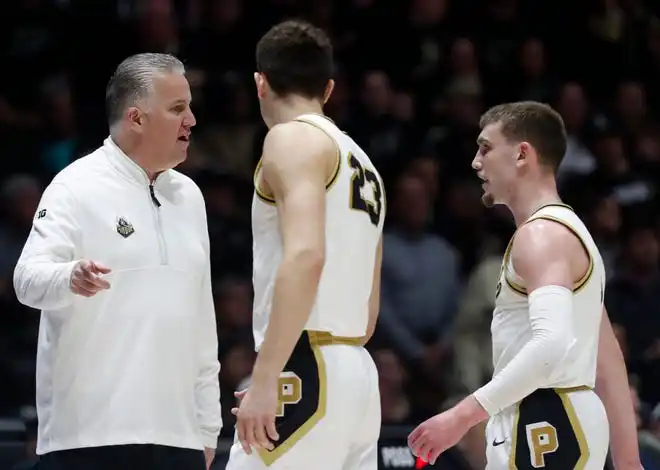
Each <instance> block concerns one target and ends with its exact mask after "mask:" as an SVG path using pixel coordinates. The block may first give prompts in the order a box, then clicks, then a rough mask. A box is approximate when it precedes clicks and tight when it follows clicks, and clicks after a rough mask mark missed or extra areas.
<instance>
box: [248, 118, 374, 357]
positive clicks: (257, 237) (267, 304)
mask: <svg viewBox="0 0 660 470" xmlns="http://www.w3.org/2000/svg"><path fill="white" fill-rule="evenodd" d="M296 120H297V121H301V122H305V123H307V124H309V125H310V126H314V127H316V128H318V129H320V130H321V131H323V132H324V133H325V134H326V135H328V136H329V137H330V138H331V139H332V140H333V141H334V142H335V144H336V148H337V164H336V166H335V170H334V172H333V174H332V175H331V177H330V178H329V180H328V182H327V184H326V216H325V244H326V255H325V265H324V268H323V273H322V275H321V280H320V283H319V289H318V293H317V297H316V302H315V304H314V307H313V309H312V312H311V314H310V318H309V320H308V322H307V325H306V326H305V329H308V330H317V331H327V332H330V333H332V334H334V335H336V336H350V337H359V336H363V335H364V334H365V333H366V328H367V323H368V318H369V308H368V304H369V296H370V294H371V288H372V284H373V272H374V263H375V256H376V249H377V247H378V242H379V239H380V236H381V233H382V230H383V222H384V220H385V210H386V202H385V188H384V185H383V180H382V178H381V176H380V174H379V173H378V171H377V170H376V168H375V167H374V165H373V164H372V162H371V160H370V159H369V157H368V156H367V154H366V153H365V152H364V151H363V150H362V149H361V148H360V147H359V146H358V145H357V144H356V143H355V142H354V141H353V139H351V138H350V137H349V136H348V135H346V134H345V133H344V132H342V131H341V130H340V129H339V128H338V127H337V126H336V125H335V124H334V122H332V121H331V120H330V119H328V118H326V117H324V116H321V115H316V114H305V115H302V116H299V117H298V118H296ZM260 166H261V165H260V163H259V164H258V165H257V168H256V170H255V177H254V183H255V194H254V198H253V203H252V234H253V282H254V295H255V298H254V313H253V328H254V339H255V345H256V347H257V349H258V348H259V346H260V345H261V342H262V341H263V336H264V334H265V331H266V327H267V326H268V319H269V316H270V311H271V305H272V296H273V290H274V284H275V276H276V273H277V269H278V267H279V264H280V262H281V260H282V240H281V236H280V230H279V221H278V214H277V201H275V200H274V199H273V198H272V197H271V196H269V195H267V194H265V193H264V192H263V191H261V189H260V188H259V178H260Z"/></svg>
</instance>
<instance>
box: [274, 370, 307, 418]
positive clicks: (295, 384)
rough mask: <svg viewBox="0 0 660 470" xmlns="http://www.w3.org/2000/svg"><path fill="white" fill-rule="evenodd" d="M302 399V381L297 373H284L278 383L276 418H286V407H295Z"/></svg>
mask: <svg viewBox="0 0 660 470" xmlns="http://www.w3.org/2000/svg"><path fill="white" fill-rule="evenodd" d="M301 398H302V380H300V377H298V376H297V375H296V373H295V372H288V371H287V372H282V373H281V374H280V378H279V379H278V381H277V410H276V411H275V416H278V417H282V416H284V408H285V406H286V405H295V404H297V403H298V402H300V399H301Z"/></svg>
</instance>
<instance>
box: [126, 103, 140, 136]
mask: <svg viewBox="0 0 660 470" xmlns="http://www.w3.org/2000/svg"><path fill="white" fill-rule="evenodd" d="M126 114H127V116H128V122H129V123H130V126H131V129H133V130H135V131H138V132H139V131H141V128H142V124H143V123H142V113H141V112H140V110H139V109H138V108H137V107H134V106H131V107H130V108H128V110H127V111H126Z"/></svg>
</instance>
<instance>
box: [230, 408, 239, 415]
mask: <svg viewBox="0 0 660 470" xmlns="http://www.w3.org/2000/svg"><path fill="white" fill-rule="evenodd" d="M231 414H233V415H234V416H238V408H232V409H231Z"/></svg>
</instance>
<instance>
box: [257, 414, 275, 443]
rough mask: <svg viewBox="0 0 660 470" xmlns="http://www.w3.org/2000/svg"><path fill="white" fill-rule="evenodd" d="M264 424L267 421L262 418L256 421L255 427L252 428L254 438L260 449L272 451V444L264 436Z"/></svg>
mask: <svg viewBox="0 0 660 470" xmlns="http://www.w3.org/2000/svg"><path fill="white" fill-rule="evenodd" d="M266 423H267V420H266V419H265V418H263V417H262V418H260V419H258V420H257V421H256V423H255V424H256V425H255V426H254V437H255V438H256V439H257V442H258V443H259V446H260V447H262V448H263V449H268V450H272V449H273V444H272V442H270V440H268V436H267V435H266V426H267V424H266Z"/></svg>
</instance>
